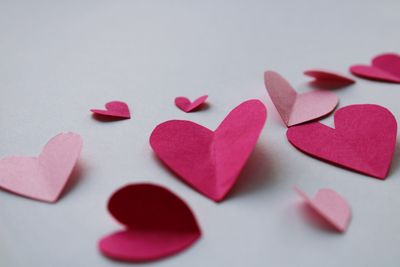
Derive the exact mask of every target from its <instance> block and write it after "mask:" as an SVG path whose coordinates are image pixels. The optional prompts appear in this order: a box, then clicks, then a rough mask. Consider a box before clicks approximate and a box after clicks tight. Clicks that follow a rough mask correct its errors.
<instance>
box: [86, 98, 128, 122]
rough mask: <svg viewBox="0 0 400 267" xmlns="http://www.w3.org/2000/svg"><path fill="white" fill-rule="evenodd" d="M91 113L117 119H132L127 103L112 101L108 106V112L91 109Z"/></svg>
mask: <svg viewBox="0 0 400 267" xmlns="http://www.w3.org/2000/svg"><path fill="white" fill-rule="evenodd" d="M90 111H91V112H93V113H94V114H97V115H102V116H110V117H115V118H123V119H130V118H131V113H130V112H129V107H128V105H127V104H126V103H124V102H121V101H111V102H108V103H107V104H106V110H102V109H91V110H90Z"/></svg>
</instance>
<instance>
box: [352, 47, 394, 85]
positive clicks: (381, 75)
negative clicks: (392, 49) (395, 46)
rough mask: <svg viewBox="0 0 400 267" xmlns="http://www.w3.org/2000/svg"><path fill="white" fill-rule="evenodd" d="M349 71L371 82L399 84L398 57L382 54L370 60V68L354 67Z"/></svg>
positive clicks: (366, 66)
mask: <svg viewBox="0 0 400 267" xmlns="http://www.w3.org/2000/svg"><path fill="white" fill-rule="evenodd" d="M350 71H351V72H352V73H353V74H354V75H357V76H360V77H363V78H367V79H371V80H377V81H385V82H392V83H400V55H397V54H382V55H379V56H376V57H375V58H373V59H372V64H371V66H368V65H354V66H351V67H350Z"/></svg>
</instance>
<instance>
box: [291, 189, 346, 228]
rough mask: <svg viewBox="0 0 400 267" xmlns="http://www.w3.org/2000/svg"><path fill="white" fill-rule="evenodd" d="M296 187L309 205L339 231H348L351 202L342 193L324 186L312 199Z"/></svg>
mask: <svg viewBox="0 0 400 267" xmlns="http://www.w3.org/2000/svg"><path fill="white" fill-rule="evenodd" d="M294 189H295V191H296V192H297V193H298V194H299V195H300V196H302V197H303V198H304V200H305V201H306V203H307V205H309V206H310V207H311V208H312V209H313V210H314V211H315V212H316V213H317V214H318V215H319V216H321V217H322V218H323V219H325V220H326V221H327V222H328V223H329V224H330V225H331V226H333V227H334V228H335V229H336V230H337V231H339V232H344V231H346V229H347V227H348V225H349V222H350V218H351V210H350V207H349V204H348V203H347V201H346V200H345V199H344V198H343V197H342V196H341V195H339V194H338V193H337V192H335V191H334V190H332V189H329V188H323V189H320V190H319V191H318V192H317V194H316V195H315V197H314V198H313V199H312V198H309V197H308V196H307V195H306V194H305V193H304V192H303V191H302V190H300V189H299V188H297V187H295V188H294Z"/></svg>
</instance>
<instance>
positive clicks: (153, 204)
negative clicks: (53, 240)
mask: <svg viewBox="0 0 400 267" xmlns="http://www.w3.org/2000/svg"><path fill="white" fill-rule="evenodd" d="M108 210H109V212H110V213H111V214H112V216H113V217H114V218H115V219H116V220H117V221H119V222H120V223H121V224H123V225H125V226H126V229H125V230H122V231H119V232H115V233H113V234H110V235H108V236H106V237H104V238H102V239H101V240H100V242H99V249H100V251H101V252H102V253H103V254H104V255H105V256H107V257H110V258H113V259H115V260H121V261H132V262H141V261H151V260H156V259H160V258H163V257H167V256H171V255H173V254H176V253H178V252H180V251H182V250H184V249H186V248H188V247H189V246H191V245H192V244H193V243H194V242H195V241H196V240H197V239H199V238H200V236H201V231H200V228H199V226H198V224H197V221H196V218H195V217H194V215H193V213H192V211H191V210H190V208H189V207H188V206H187V204H186V203H185V202H184V201H183V200H182V199H180V198H179V197H178V196H176V195H175V194H174V193H172V192H171V191H169V190H168V189H166V188H164V187H161V186H158V185H152V184H132V185H127V186H124V187H122V188H120V189H119V190H117V191H116V192H115V193H114V194H113V195H112V196H111V198H110V200H109V201H108Z"/></svg>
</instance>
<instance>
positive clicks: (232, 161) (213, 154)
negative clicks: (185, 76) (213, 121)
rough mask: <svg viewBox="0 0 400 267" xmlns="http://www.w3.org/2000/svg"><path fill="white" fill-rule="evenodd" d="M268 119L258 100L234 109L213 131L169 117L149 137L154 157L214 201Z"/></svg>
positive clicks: (228, 186) (225, 189) (225, 190)
mask: <svg viewBox="0 0 400 267" xmlns="http://www.w3.org/2000/svg"><path fill="white" fill-rule="evenodd" d="M266 118H267V111H266V108H265V106H264V104H263V103H261V102H260V101H259V100H248V101H245V102H243V103H242V104H240V105H239V106H237V107H236V108H235V109H233V110H232V111H231V112H230V113H229V114H228V116H227V117H226V118H225V119H224V120H223V122H222V123H221V124H220V125H219V126H218V128H217V129H216V130H215V131H214V132H213V131H211V130H209V129H207V128H205V127H203V126H201V125H199V124H196V123H194V122H191V121H184V120H171V121H167V122H164V123H161V124H160V125H158V126H157V127H156V128H155V129H154V130H153V132H152V134H151V136H150V144H151V147H152V148H153V150H154V152H155V153H156V154H157V156H158V157H159V158H160V159H161V160H162V161H163V162H164V163H165V164H166V165H167V166H168V167H169V168H170V169H171V170H172V171H174V172H175V173H176V174H177V175H178V176H179V177H181V178H182V179H183V180H184V181H185V182H187V183H188V184H189V185H191V186H192V187H193V188H195V189H196V190H198V191H199V192H200V193H202V194H204V195H205V196H207V197H209V198H211V199H212V200H214V201H221V200H222V199H223V198H224V197H225V196H226V194H227V193H228V192H229V191H230V189H231V188H232V187H233V185H234V184H235V182H236V180H237V177H238V175H239V173H240V171H241V170H242V168H243V166H244V165H245V163H246V161H247V159H248V157H249V156H250V154H251V152H252V151H253V148H254V147H255V145H256V143H257V140H258V137H259V135H260V133H261V130H262V129H263V127H264V124H265V121H266Z"/></svg>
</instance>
